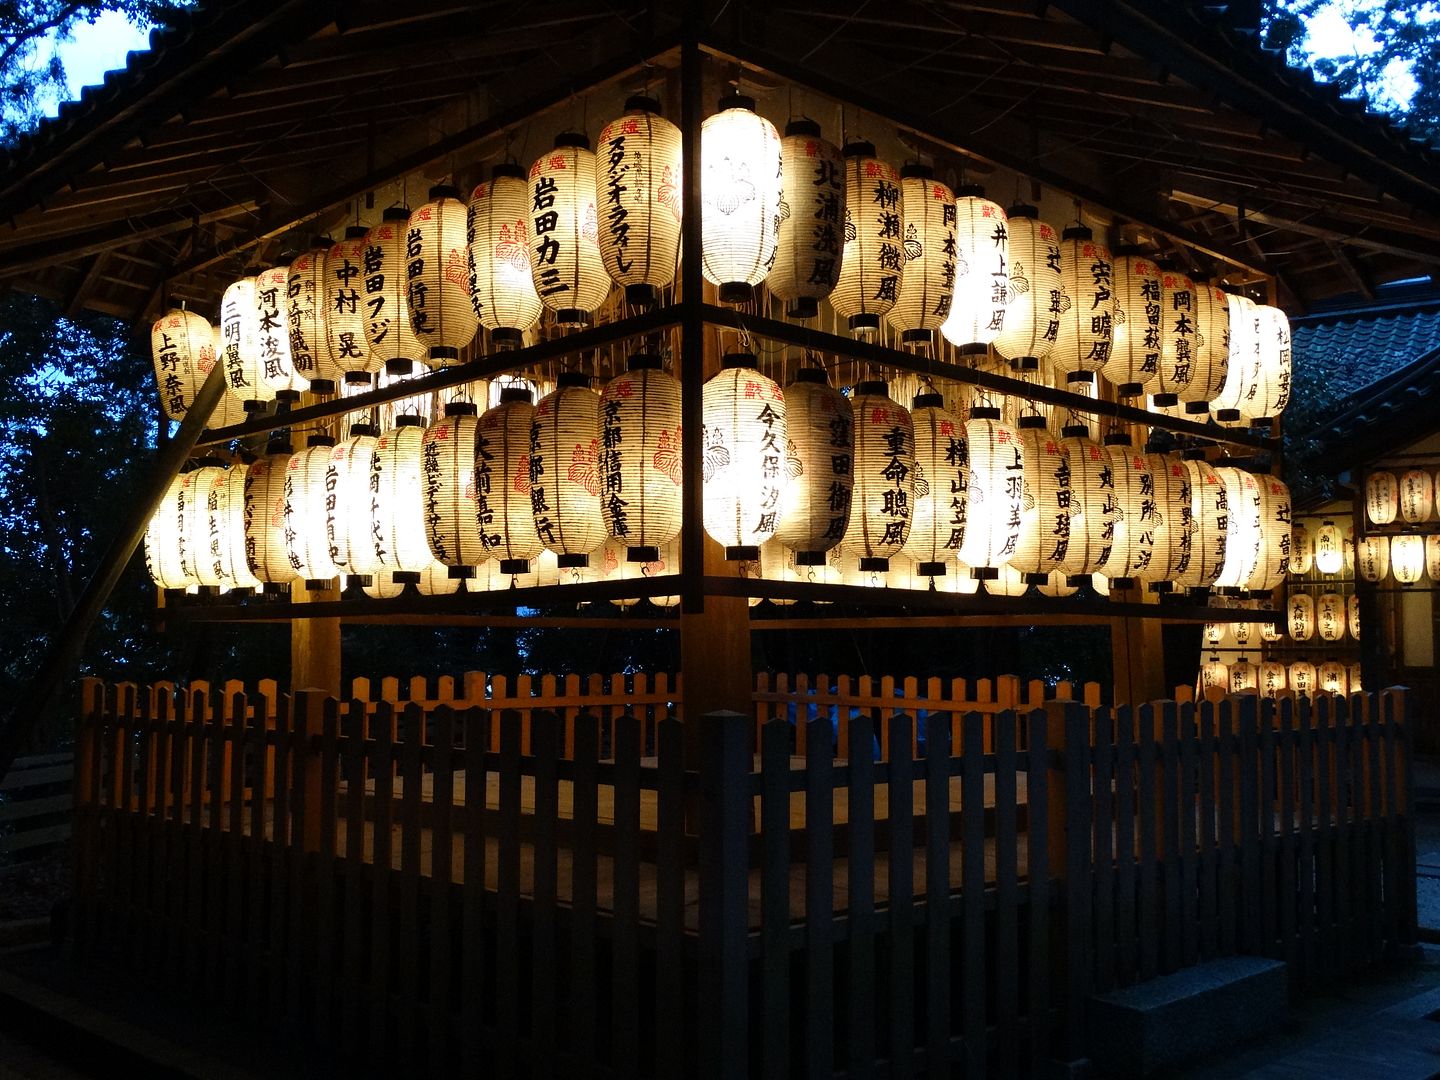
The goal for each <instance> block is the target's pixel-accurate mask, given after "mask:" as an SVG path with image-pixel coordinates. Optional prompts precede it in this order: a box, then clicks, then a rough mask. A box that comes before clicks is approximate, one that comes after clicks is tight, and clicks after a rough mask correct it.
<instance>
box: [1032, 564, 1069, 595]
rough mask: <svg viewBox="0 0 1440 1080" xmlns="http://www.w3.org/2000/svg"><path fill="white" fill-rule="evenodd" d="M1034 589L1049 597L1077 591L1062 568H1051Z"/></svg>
mask: <svg viewBox="0 0 1440 1080" xmlns="http://www.w3.org/2000/svg"><path fill="white" fill-rule="evenodd" d="M1035 589H1036V591H1037V592H1039V593H1040V595H1041V596H1050V597H1063V596H1074V595H1075V593H1076V592H1077V591H1078V589H1077V587H1076V586H1074V585H1071V584H1070V579H1069V577H1068V576H1067V575H1066V574H1065V572H1064V571H1063V570H1052V571H1051V572H1050V573H1049V574H1048V575H1047V576H1046V578H1045V580H1044V581H1042V582H1041V583H1040V584H1038V585H1036V586H1035Z"/></svg>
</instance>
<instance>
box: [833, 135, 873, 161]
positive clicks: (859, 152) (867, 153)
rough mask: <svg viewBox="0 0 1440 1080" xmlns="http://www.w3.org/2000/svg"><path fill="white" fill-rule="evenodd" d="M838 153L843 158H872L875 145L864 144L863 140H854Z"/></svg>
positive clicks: (870, 143)
mask: <svg viewBox="0 0 1440 1080" xmlns="http://www.w3.org/2000/svg"><path fill="white" fill-rule="evenodd" d="M840 153H841V154H842V155H844V156H845V157H874V156H875V144H874V143H872V142H866V141H865V140H864V139H856V140H855V141H854V142H848V143H846V144H845V148H844V149H843V150H841V151H840Z"/></svg>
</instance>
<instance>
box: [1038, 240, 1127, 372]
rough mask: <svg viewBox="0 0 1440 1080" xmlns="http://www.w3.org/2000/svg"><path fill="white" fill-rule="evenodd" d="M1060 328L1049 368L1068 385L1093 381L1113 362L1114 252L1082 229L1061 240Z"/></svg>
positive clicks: (1051, 352) (1051, 353)
mask: <svg viewBox="0 0 1440 1080" xmlns="http://www.w3.org/2000/svg"><path fill="white" fill-rule="evenodd" d="M1060 290H1061V292H1062V293H1063V294H1064V300H1062V301H1061V303H1060V308H1061V311H1060V316H1059V322H1060V326H1059V329H1058V331H1057V332H1056V335H1055V347H1054V348H1053V349H1052V350H1051V351H1050V364H1051V367H1052V368H1053V369H1054V370H1055V373H1056V374H1057V376H1059V375H1063V376H1064V378H1065V381H1066V382H1067V383H1071V384H1074V383H1090V384H1093V383H1094V382H1095V372H1097V371H1099V370H1100V369H1101V368H1103V367H1104V366H1105V363H1106V361H1108V360H1109V359H1110V343H1111V335H1112V333H1113V332H1114V326H1115V268H1114V264H1113V262H1112V261H1111V259H1110V249H1109V248H1107V247H1106V246H1105V245H1104V244H1101V243H1097V242H1096V240H1095V234H1094V233H1092V232H1091V231H1090V230H1089V229H1088V228H1086V227H1085V226H1084V225H1075V226H1072V227H1070V228H1068V229H1066V230H1065V231H1064V233H1062V234H1061V237H1060Z"/></svg>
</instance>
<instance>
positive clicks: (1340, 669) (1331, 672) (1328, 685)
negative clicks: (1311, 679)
mask: <svg viewBox="0 0 1440 1080" xmlns="http://www.w3.org/2000/svg"><path fill="white" fill-rule="evenodd" d="M1348 675H1349V672H1348V671H1347V670H1346V668H1345V665H1344V664H1342V663H1340V662H1339V661H1337V660H1326V661H1325V663H1323V664H1321V665H1320V669H1319V671H1318V672H1316V675H1315V679H1316V682H1317V683H1318V684H1319V687H1320V690H1321V692H1323V693H1326V694H1344V693H1346V692H1348V690H1349V685H1348V684H1349V679H1348Z"/></svg>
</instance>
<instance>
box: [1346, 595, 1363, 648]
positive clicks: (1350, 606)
mask: <svg viewBox="0 0 1440 1080" xmlns="http://www.w3.org/2000/svg"><path fill="white" fill-rule="evenodd" d="M1345 626H1346V629H1348V630H1349V631H1350V636H1351V637H1352V638H1354V639H1355V640H1356V641H1359V640H1360V597H1359V596H1357V595H1356V594H1355V593H1351V594H1350V595H1349V596H1348V597H1346V598H1345Z"/></svg>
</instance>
